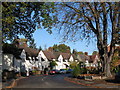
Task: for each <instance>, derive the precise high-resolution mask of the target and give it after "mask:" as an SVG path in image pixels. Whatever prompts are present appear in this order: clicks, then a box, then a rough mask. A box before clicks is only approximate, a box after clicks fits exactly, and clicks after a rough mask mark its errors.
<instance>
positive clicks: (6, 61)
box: [2, 54, 13, 71]
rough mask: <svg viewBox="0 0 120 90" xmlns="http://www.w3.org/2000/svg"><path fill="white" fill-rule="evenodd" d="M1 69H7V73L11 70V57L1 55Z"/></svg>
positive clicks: (10, 55) (9, 55)
mask: <svg viewBox="0 0 120 90" xmlns="http://www.w3.org/2000/svg"><path fill="white" fill-rule="evenodd" d="M2 69H3V70H4V69H7V70H9V71H11V70H13V55H12V54H3V58H2Z"/></svg>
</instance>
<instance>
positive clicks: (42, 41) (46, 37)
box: [33, 29, 97, 55]
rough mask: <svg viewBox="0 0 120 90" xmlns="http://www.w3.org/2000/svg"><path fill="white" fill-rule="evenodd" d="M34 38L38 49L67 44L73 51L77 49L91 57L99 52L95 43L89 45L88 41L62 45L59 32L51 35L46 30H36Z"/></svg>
mask: <svg viewBox="0 0 120 90" xmlns="http://www.w3.org/2000/svg"><path fill="white" fill-rule="evenodd" d="M33 38H34V39H35V43H36V46H37V48H39V46H41V47H42V49H45V47H46V48H48V47H51V46H53V45H54V44H58V45H59V44H66V45H67V46H69V47H70V48H71V51H72V50H73V49H76V50H77V51H82V52H88V54H89V55H91V54H92V53H93V51H97V45H96V43H95V42H93V43H90V44H88V45H87V43H86V41H76V42H75V43H74V42H70V41H68V42H65V43H60V42H61V41H62V36H61V35H59V34H57V32H53V33H52V34H49V33H48V32H47V31H46V30H45V29H38V30H36V31H35V32H34V34H33Z"/></svg>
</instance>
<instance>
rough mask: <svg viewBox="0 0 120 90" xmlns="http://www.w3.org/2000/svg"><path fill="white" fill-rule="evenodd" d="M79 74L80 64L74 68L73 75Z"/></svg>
mask: <svg viewBox="0 0 120 90" xmlns="http://www.w3.org/2000/svg"><path fill="white" fill-rule="evenodd" d="M79 74H80V67H79V65H77V66H76V67H75V68H74V69H73V72H72V76H73V77H77V76H78V75H79Z"/></svg>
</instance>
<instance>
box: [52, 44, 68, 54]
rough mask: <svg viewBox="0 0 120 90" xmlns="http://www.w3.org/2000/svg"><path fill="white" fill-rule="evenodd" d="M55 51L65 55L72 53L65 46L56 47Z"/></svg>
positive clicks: (54, 47)
mask: <svg viewBox="0 0 120 90" xmlns="http://www.w3.org/2000/svg"><path fill="white" fill-rule="evenodd" d="M53 50H54V51H55V52H64V53H70V47H69V46H67V45H65V44H60V45H56V44H55V45H54V46H53Z"/></svg>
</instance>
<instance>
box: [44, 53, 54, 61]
mask: <svg viewBox="0 0 120 90" xmlns="http://www.w3.org/2000/svg"><path fill="white" fill-rule="evenodd" d="M43 53H44V54H45V56H46V57H47V58H48V60H52V59H56V57H55V55H54V54H53V53H52V52H50V51H43Z"/></svg>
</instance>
